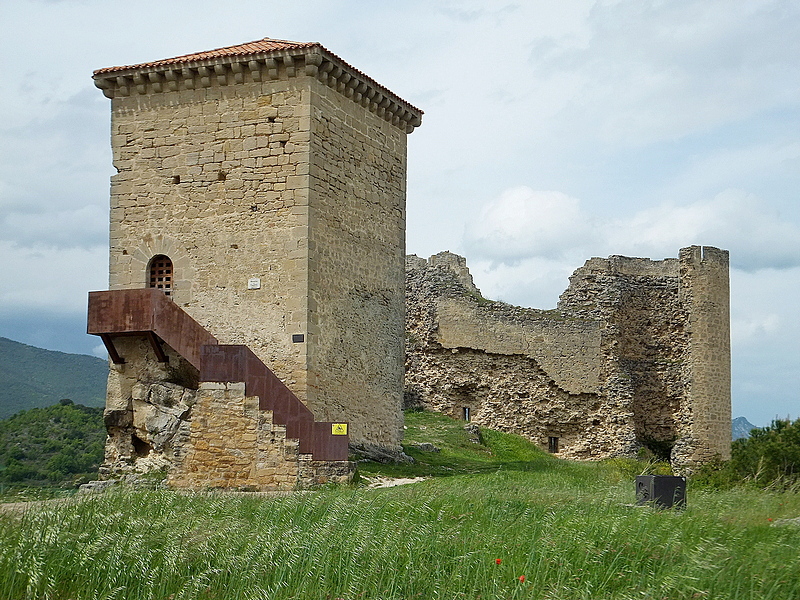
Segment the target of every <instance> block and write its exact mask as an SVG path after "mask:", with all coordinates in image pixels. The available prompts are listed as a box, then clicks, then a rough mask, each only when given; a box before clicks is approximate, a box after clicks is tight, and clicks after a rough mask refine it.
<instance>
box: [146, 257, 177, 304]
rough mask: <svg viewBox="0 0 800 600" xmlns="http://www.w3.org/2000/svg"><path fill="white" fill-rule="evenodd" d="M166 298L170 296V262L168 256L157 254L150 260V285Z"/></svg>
mask: <svg viewBox="0 0 800 600" xmlns="http://www.w3.org/2000/svg"><path fill="white" fill-rule="evenodd" d="M149 287H151V288H158V289H159V290H161V291H163V292H164V293H165V294H166V295H167V296H172V261H171V260H170V258H169V256H165V255H163V254H157V255H156V256H154V257H153V258H152V259H150V285H149Z"/></svg>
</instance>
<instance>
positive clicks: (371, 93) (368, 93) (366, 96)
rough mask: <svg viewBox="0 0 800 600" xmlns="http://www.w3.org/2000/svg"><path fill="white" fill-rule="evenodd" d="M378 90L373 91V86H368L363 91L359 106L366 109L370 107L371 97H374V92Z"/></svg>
mask: <svg viewBox="0 0 800 600" xmlns="http://www.w3.org/2000/svg"><path fill="white" fill-rule="evenodd" d="M377 93H378V92H376V91H375V89H373V88H368V89H367V91H366V92H364V96H363V97H362V98H361V106H363V107H364V108H366V109H368V110H369V109H370V106H371V104H372V99H373V98H374V97H375V94H377Z"/></svg>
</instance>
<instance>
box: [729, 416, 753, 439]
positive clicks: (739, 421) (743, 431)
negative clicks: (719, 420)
mask: <svg viewBox="0 0 800 600" xmlns="http://www.w3.org/2000/svg"><path fill="white" fill-rule="evenodd" d="M755 428H756V426H755V425H753V424H752V423H751V422H750V421H748V420H747V419H745V418H744V417H736V418H735V419H734V420H733V421H732V422H731V432H732V433H733V439H734V440H740V439H742V438H748V437H750V430H751V429H755Z"/></svg>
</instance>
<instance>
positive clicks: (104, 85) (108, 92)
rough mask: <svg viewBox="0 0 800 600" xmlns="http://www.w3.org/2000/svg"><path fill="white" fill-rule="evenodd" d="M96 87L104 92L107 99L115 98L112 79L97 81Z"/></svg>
mask: <svg viewBox="0 0 800 600" xmlns="http://www.w3.org/2000/svg"><path fill="white" fill-rule="evenodd" d="M94 85H95V86H96V87H98V88H100V89H101V90H103V96H105V97H106V98H113V97H114V82H113V81H111V80H110V79H95V80H94Z"/></svg>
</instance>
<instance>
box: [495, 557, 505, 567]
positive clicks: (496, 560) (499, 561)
mask: <svg viewBox="0 0 800 600" xmlns="http://www.w3.org/2000/svg"><path fill="white" fill-rule="evenodd" d="M501 562H503V560H502V559H500V558H495V559H494V564H496V565H499V564H500V563H501Z"/></svg>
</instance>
